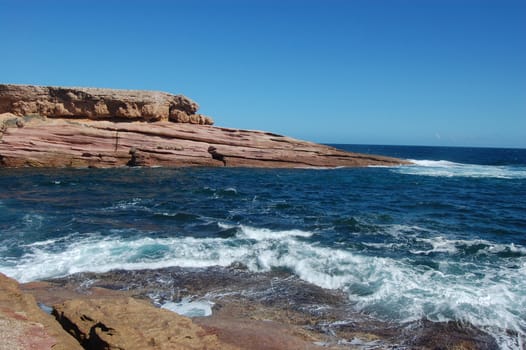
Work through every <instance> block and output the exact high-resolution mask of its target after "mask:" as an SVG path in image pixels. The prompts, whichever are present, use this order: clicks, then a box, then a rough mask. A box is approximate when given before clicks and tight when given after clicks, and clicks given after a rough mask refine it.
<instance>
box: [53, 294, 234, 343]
mask: <svg viewBox="0 0 526 350" xmlns="http://www.w3.org/2000/svg"><path fill="white" fill-rule="evenodd" d="M53 313H54V315H55V316H56V318H57V320H59V322H60V323H61V324H62V326H63V327H64V329H66V330H68V331H69V332H70V333H71V334H72V335H74V336H75V338H77V339H78V340H79V342H80V343H81V344H82V345H83V347H84V348H86V349H101V350H102V349H106V350H112V349H115V350H117V349H126V350H144V349H158V350H162V349H166V350H168V349H181V350H191V349H192V350H197V349H202V350H205V349H210V350H211V349H217V350H221V349H224V350H227V349H228V350H234V349H237V348H236V347H233V346H230V345H228V344H225V343H222V342H220V341H219V340H218V338H217V336H216V335H215V334H214V333H213V332H212V331H206V330H205V329H203V328H202V327H200V326H198V325H196V324H194V323H193V322H192V321H191V320H190V319H189V318H186V317H183V316H179V315H177V314H175V313H173V312H170V311H167V310H162V309H157V308H154V307H153V306H151V305H149V304H147V303H144V302H141V301H138V300H135V299H133V298H121V299H110V300H105V299H76V300H70V301H66V302H64V303H62V304H59V305H55V307H54V310H53Z"/></svg>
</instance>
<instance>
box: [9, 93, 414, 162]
mask: <svg viewBox="0 0 526 350" xmlns="http://www.w3.org/2000/svg"><path fill="white" fill-rule="evenodd" d="M197 109H198V105H197V104H196V103H195V102H193V101H191V100H189V99H188V98H186V97H184V96H181V95H178V96H175V95H170V94H166V93H163V92H151V91H133V90H111V89H95V88H62V87H41V86H31V85H5V84H4V85H2V84H0V166H4V167H24V166H31V167H105V168H107V167H120V166H173V167H177V166H234V167H268V168H293V167H340V166H344V167H346V166H367V165H395V164H406V163H407V162H405V161H403V160H400V159H394V158H388V157H381V156H374V155H363V154H356V153H349V152H344V151H340V150H337V149H335V148H332V147H328V146H324V145H319V144H315V143H311V142H306V141H300V140H296V139H293V138H290V137H285V136H281V135H276V134H272V133H268V132H261V131H249V130H238V129H228V128H218V127H210V126H209V124H212V123H213V121H212V120H211V119H210V118H208V117H204V116H202V115H200V114H196V112H197Z"/></svg>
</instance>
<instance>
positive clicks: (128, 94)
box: [0, 84, 213, 124]
mask: <svg viewBox="0 0 526 350" xmlns="http://www.w3.org/2000/svg"><path fill="white" fill-rule="evenodd" d="M198 109H199V106H198V105H197V103H195V102H194V101H192V100H190V99H189V98H187V97H185V96H182V95H172V94H168V93H165V92H159V91H140V90H115V89H100V88H68V87H53V86H34V85H10V84H0V113H13V114H15V115H17V116H25V115H31V114H37V115H41V116H46V117H53V118H64V117H65V118H87V119H94V120H127V121H133V120H135V121H137V120H140V121H161V120H163V121H168V120H170V121H173V122H178V123H192V124H213V120H212V119H211V118H209V117H205V116H203V115H200V114H196V112H197V110H198Z"/></svg>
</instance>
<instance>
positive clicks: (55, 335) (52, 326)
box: [0, 273, 82, 350]
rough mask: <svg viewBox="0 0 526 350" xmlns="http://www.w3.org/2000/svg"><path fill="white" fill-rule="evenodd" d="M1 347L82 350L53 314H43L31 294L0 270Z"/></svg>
mask: <svg viewBox="0 0 526 350" xmlns="http://www.w3.org/2000/svg"><path fill="white" fill-rule="evenodd" d="M0 349H6V350H7V349H9V350H26V349H34V350H49V349H53V350H75V349H79V350H80V349H82V347H81V346H80V345H79V344H78V342H77V341H75V339H74V338H73V337H71V336H70V335H69V334H67V333H66V332H65V331H64V330H63V329H62V327H60V325H59V324H58V323H57V322H56V321H55V320H54V319H53V317H52V316H50V315H48V314H46V313H44V312H43V311H42V310H41V309H40V308H39V307H38V305H37V303H36V301H35V298H34V297H33V296H32V295H29V294H25V293H22V292H21V291H20V288H19V286H18V283H17V282H16V281H15V280H13V279H10V278H8V277H6V276H5V275H3V274H2V273H0Z"/></svg>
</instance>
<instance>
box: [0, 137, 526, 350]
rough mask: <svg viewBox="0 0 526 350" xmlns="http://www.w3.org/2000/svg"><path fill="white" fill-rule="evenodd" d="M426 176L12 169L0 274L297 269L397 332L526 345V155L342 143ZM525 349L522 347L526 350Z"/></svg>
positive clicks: (0, 205)
mask: <svg viewBox="0 0 526 350" xmlns="http://www.w3.org/2000/svg"><path fill="white" fill-rule="evenodd" d="M339 147H341V148H345V149H348V150H351V151H356V152H369V153H377V154H384V155H391V156H397V157H402V158H406V159H413V160H415V164H416V165H414V166H407V167H385V168H383V167H371V168H353V169H326V170H305V169H301V170H300V169H297V170H270V169H227V168H220V169H210V168H191V169H166V168H153V169H146V168H124V169H106V170H103V169H48V170H42V169H0V188H1V191H0V242H1V245H0V271H1V272H3V273H6V274H7V275H10V276H12V277H14V278H16V279H18V280H20V281H32V280H36V279H42V278H48V277H56V276H64V275H68V274H71V273H75V272H80V271H107V270H110V269H114V268H125V269H140V268H156V267H165V266H175V265H177V266H192V267H193V266H211V265H229V264H231V263H232V262H234V261H240V262H243V263H244V264H246V265H247V266H248V267H249V268H250V269H251V270H253V271H265V270H269V269H272V268H285V269H288V270H290V271H291V272H293V273H295V274H297V275H298V276H299V277H301V278H303V279H305V280H307V281H309V282H312V283H315V284H317V285H320V286H322V287H326V288H341V289H343V290H344V291H346V293H347V294H348V295H349V299H350V301H351V302H352V303H353V304H354V305H355V307H356V308H357V309H359V310H362V311H363V312H366V313H369V314H371V315H374V316H376V317H379V318H381V319H387V320H393V321H400V322H402V321H408V320H415V319H419V318H421V317H428V318H430V319H432V320H449V319H455V320H463V321H469V322H471V323H473V324H474V325H476V326H478V327H481V328H482V329H484V330H486V331H488V332H490V333H491V334H492V335H494V337H495V338H496V339H497V341H498V342H499V344H500V345H501V347H502V348H513V349H520V348H521V343H523V342H524V341H525V340H524V339H525V337H526V150H523V149H522V150H521V149H484V148H446V147H401V146H364V145H340V146H339ZM521 339H522V340H521Z"/></svg>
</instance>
